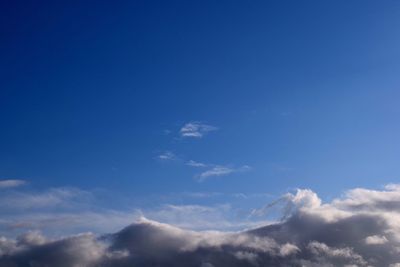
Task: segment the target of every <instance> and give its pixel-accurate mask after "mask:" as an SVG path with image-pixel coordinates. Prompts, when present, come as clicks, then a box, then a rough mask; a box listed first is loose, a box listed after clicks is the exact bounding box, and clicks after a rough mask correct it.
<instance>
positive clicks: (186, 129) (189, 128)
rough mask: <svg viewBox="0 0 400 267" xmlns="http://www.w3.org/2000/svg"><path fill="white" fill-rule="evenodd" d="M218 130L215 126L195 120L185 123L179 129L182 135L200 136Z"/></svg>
mask: <svg viewBox="0 0 400 267" xmlns="http://www.w3.org/2000/svg"><path fill="white" fill-rule="evenodd" d="M216 130H218V128H217V127H215V126H211V125H208V124H204V123H201V122H197V121H192V122H188V123H186V124H185V125H184V126H183V127H182V128H181V130H180V134H181V136H182V137H193V138H202V137H203V136H204V135H205V134H207V133H209V132H212V131H216Z"/></svg>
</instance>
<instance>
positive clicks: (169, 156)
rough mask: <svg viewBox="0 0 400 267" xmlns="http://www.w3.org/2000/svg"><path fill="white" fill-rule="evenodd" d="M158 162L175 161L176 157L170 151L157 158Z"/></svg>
mask: <svg viewBox="0 0 400 267" xmlns="http://www.w3.org/2000/svg"><path fill="white" fill-rule="evenodd" d="M157 158H158V159H160V160H175V159H177V157H176V156H175V154H174V153H172V152H171V151H165V152H164V153H162V154H160V155H158V156H157Z"/></svg>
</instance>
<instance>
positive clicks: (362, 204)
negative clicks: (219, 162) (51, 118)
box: [0, 185, 400, 267]
mask: <svg viewBox="0 0 400 267" xmlns="http://www.w3.org/2000/svg"><path fill="white" fill-rule="evenodd" d="M284 199H285V200H286V210H290V215H289V216H287V217H286V219H285V220H283V221H282V222H279V223H275V224H272V225H268V226H265V227H261V228H257V229H252V230H247V231H242V232H235V233H233V232H231V233H226V232H218V231H206V232H198V231H189V230H183V229H180V228H177V227H174V226H171V225H168V224H162V223H158V222H155V221H150V220H147V219H144V218H143V219H141V220H139V221H138V222H136V223H134V224H132V225H130V226H128V227H126V228H124V229H123V230H121V231H119V232H117V233H114V234H108V235H103V236H100V237H99V236H95V235H93V234H80V235H76V236H70V237H66V238H61V239H58V240H47V239H46V238H45V237H43V236H41V235H40V234H39V233H37V232H29V233H27V234H25V235H22V236H20V237H18V238H16V239H6V238H0V266H1V267H20V266H21V267H22V266H39V267H42V266H43V267H44V266H52V267H67V266H68V267H78V266H85V267H100V266H113V267H128V266H130V267H132V266H141V267H146V266H185V267H191V266H197V267H212V266H215V267H217V266H219V267H221V266H222V267H225V266H229V267H235V266H304V267H312V266H344V267H345V266H346V267H350V266H376V267H383V266H388V267H396V266H400V187H398V186H393V185H392V186H388V187H386V189H385V190H382V191H376V190H367V189H354V190H351V191H349V192H348V193H347V194H346V195H345V196H344V197H343V198H340V199H336V200H334V201H332V202H330V203H322V202H321V200H320V199H319V198H318V196H317V195H316V194H315V193H314V192H312V191H310V190H298V191H297V193H296V194H287V195H286V196H284ZM263 211H265V209H263ZM258 214H260V213H258Z"/></svg>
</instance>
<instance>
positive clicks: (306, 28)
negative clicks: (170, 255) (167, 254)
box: [0, 0, 400, 237]
mask: <svg viewBox="0 0 400 267" xmlns="http://www.w3.org/2000/svg"><path fill="white" fill-rule="evenodd" d="M0 5H1V6H0V14H1V15H0V20H1V23H0V25H1V32H0V40H1V42H0V56H1V60H0V125H1V128H0V129H1V130H0V200H1V201H0V211H1V212H2V214H3V217H2V218H1V219H0V232H1V233H2V234H3V235H6V236H9V237H13V236H16V235H17V234H20V233H21V232H24V231H26V230H32V229H39V230H41V231H43V232H45V233H46V234H48V235H53V236H58V235H62V234H65V233H77V232H80V231H81V230H85V231H86V230H91V231H93V232H96V233H97V232H100V233H104V232H111V231H117V230H118V229H120V228H122V227H124V226H126V225H128V224H130V223H132V222H133V220H134V219H135V218H138V217H140V216H144V217H146V218H150V219H152V220H155V221H159V222H163V223H170V224H173V225H177V226H180V227H184V228H188V229H210V228H217V229H219V230H232V229H234V230H237V229H244V228H245V229H247V228H251V227H254V226H256V225H261V224H263V223H266V222H269V221H271V220H275V219H276V218H277V215H276V216H275V215H274V214H275V211H272V212H271V214H272V215H270V217H265V216H258V215H257V216H253V215H254V214H259V212H257V211H260V210H261V211H262V209H263V207H264V206H265V205H268V203H272V202H273V203H275V202H274V201H276V200H277V199H280V197H281V196H282V195H285V194H286V193H287V192H292V193H293V192H295V190H296V189H297V188H306V189H310V190H312V191H315V192H318V196H319V197H320V198H321V199H322V200H324V201H332V200H333V199H335V198H337V197H338V196H341V195H342V194H343V192H345V191H346V190H350V189H352V188H371V189H380V190H383V188H384V186H385V185H387V184H395V183H396V182H398V179H399V176H400V164H399V158H400V124H399V123H398V118H399V117H400V105H399V104H398V100H399V98H400V90H399V84H400V75H398V74H399V73H400V50H399V47H400V31H399V29H400V1H395V0H387V1H370V0H362V1H361V0H352V1H348V0H346V1H345V0H338V1H320V0H319V1H317V0H305V1H287V0H283V1H118V2H115V3H110V2H107V1H83V2H82V1H56V2H54V1H41V2H37V1H24V2H22V1H5V2H3V3H1V4H0ZM278 202H279V201H278ZM93 221H96V223H95V225H93V224H91V223H90V222H93ZM67 228H68V229H67Z"/></svg>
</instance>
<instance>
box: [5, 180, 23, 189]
mask: <svg viewBox="0 0 400 267" xmlns="http://www.w3.org/2000/svg"><path fill="white" fill-rule="evenodd" d="M26 184H27V182H26V181H24V180H17V179H8V180H0V189H2V188H13V187H19V186H22V185H26Z"/></svg>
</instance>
